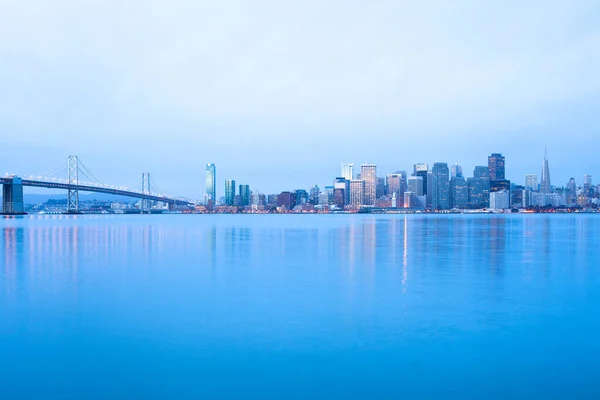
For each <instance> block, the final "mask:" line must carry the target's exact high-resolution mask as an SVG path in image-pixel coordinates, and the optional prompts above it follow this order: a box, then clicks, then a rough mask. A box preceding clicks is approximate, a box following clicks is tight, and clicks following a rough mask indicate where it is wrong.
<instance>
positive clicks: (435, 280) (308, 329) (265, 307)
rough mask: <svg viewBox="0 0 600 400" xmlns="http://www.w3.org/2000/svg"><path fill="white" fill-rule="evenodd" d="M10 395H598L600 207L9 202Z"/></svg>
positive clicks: (3, 252) (2, 391)
mask: <svg viewBox="0 0 600 400" xmlns="http://www.w3.org/2000/svg"><path fill="white" fill-rule="evenodd" d="M0 230H1V232H0V235H1V236H0V238H1V240H2V242H1V244H0V260H1V264H0V266H1V269H0V334H1V337H0V360H1V362H0V398H2V399H6V398H9V399H10V398H16V397H18V398H42V399H45V398H74V399H76V398H77V399H78V398H90V397H91V398H224V397H225V398H227V397H229V398H232V397H237V398H240V397H245V398H248V397H253V398H461V399H464V398H508V397H512V398H565V399H567V398H570V399H573V398H600V265H599V262H600V216H595V215H580V216H571V215H558V216H544V215H528V216H466V215H458V216H437V217H436V216H416V215H411V216H406V217H405V216H401V215H397V216H391V215H390V216H356V215H354V216H343V215H339V216H335V215H330V216H316V215H305V216H292V215H286V216H283V215H280V216H277V215H263V216H258V215H239V216H232V215H229V216H228V215H223V216H200V215H198V216H185V215H168V216H167V215H163V216H161V215H157V216H97V217H96V216H90V217H78V218H74V217H70V218H66V217H62V218H59V217H55V218H36V217H32V218H23V219H2V220H0Z"/></svg>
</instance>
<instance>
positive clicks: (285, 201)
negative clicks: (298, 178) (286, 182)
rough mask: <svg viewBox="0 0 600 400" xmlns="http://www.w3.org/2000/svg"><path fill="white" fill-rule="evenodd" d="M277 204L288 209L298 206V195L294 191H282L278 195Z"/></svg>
mask: <svg viewBox="0 0 600 400" xmlns="http://www.w3.org/2000/svg"><path fill="white" fill-rule="evenodd" d="M277 206H278V207H281V208H285V209H286V210H287V211H289V210H291V209H292V208H294V207H295V206H296V196H295V194H294V193H292V192H281V193H280V194H279V196H278V197H277Z"/></svg>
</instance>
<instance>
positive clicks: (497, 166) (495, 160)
mask: <svg viewBox="0 0 600 400" xmlns="http://www.w3.org/2000/svg"><path fill="white" fill-rule="evenodd" d="M488 169H489V171H490V181H500V180H503V179H506V176H505V159H504V156H503V155H502V154H499V153H493V154H492V155H491V156H489V157H488Z"/></svg>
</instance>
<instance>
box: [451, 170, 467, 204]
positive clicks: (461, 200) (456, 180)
mask: <svg viewBox="0 0 600 400" xmlns="http://www.w3.org/2000/svg"><path fill="white" fill-rule="evenodd" d="M468 205H469V187H468V186H467V180H466V179H465V178H464V177H463V176H462V173H460V174H459V175H457V176H453V177H452V178H450V208H457V209H459V210H462V209H465V208H467V207H468Z"/></svg>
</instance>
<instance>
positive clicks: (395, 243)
mask: <svg viewBox="0 0 600 400" xmlns="http://www.w3.org/2000/svg"><path fill="white" fill-rule="evenodd" d="M192 218H193V217H190V219H180V220H171V219H166V218H164V219H163V220H157V219H154V220H145V219H142V218H139V219H137V220H133V219H131V220H124V219H118V218H113V219H110V218H74V217H52V218H45V219H35V218H29V219H21V220H3V222H2V223H3V224H4V227H3V228H2V238H3V246H1V247H0V257H1V259H2V260H3V268H2V270H1V274H2V275H1V276H0V278H1V279H2V281H3V288H4V290H5V291H6V292H10V291H13V292H14V290H15V288H17V287H18V285H27V284H33V283H36V282H37V283H40V282H44V280H47V279H55V280H60V279H62V278H68V280H69V281H71V282H72V283H73V284H77V282H78V281H79V279H80V277H81V273H82V270H84V269H86V268H87V269H89V268H91V267H90V266H93V268H97V269H106V270H111V269H112V268H116V267H117V266H118V267H119V268H126V269H136V270H140V269H141V270H143V269H153V268H155V267H156V266H160V267H161V268H170V269H173V270H175V269H177V268H179V267H180V266H181V265H184V264H193V265H195V266H196V268H198V269H202V268H204V267H205V266H210V267H211V268H212V269H213V270H215V271H217V270H219V269H226V268H231V267H238V266H246V265H248V266H251V267H253V268H256V269H260V268H263V267H264V266H273V265H275V266H276V265H281V266H282V268H284V267H283V266H284V265H287V266H289V265H300V266H304V267H305V268H313V267H315V266H318V268H320V270H321V271H326V270H328V269H330V268H331V267H332V266H333V267H335V270H337V271H338V272H339V273H340V274H343V278H342V279H344V280H346V281H347V282H349V283H351V282H358V281H360V282H362V283H366V282H368V287H369V288H370V289H369V290H375V287H376V286H377V284H378V282H381V281H388V282H393V283H394V284H396V285H397V287H398V291H399V292H401V293H404V294H406V293H408V291H409V288H410V285H409V282H410V279H414V277H420V278H421V279H423V277H424V276H429V275H430V274H434V275H435V276H439V277H447V276H453V277H456V276H460V275H467V274H477V275H482V274H489V275H491V276H492V277H495V278H496V279H503V278H504V277H506V276H507V275H512V276H515V275H518V276H520V277H522V278H523V279H525V280H530V279H535V277H537V276H538V275H540V274H541V275H542V276H545V277H546V278H548V277H549V276H550V275H551V274H552V273H555V272H557V271H563V270H564V271H568V272H570V273H573V274H577V275H578V276H580V277H582V279H585V278H586V277H588V276H589V275H590V271H591V270H590V268H589V263H588V262H587V261H588V260H589V258H590V257H591V256H593V255H594V254H595V248H596V245H595V244H594V246H590V241H591V240H596V239H594V238H597V237H598V229H599V225H598V224H597V223H596V221H595V220H594V219H593V218H594V216H564V217H563V216H472V217H471V216H418V215H390V216H348V217H346V216H344V217H333V216H332V217H327V216H323V217H303V216H300V217H298V218H296V219H292V218H287V217H280V218H279V217H272V216H267V217H265V219H260V217H259V218H256V219H254V220H248V219H244V220H242V219H239V220H234V219H233V218H229V219H225V218H224V219H219V218H211V219H204V220H201V221H202V222H203V223H197V222H196V221H198V220H194V219H192ZM234 218H235V217H234ZM238 221H242V223H239V222H238ZM254 221H258V223H254ZM558 252H560V254H559V253H558ZM557 260H561V261H557Z"/></svg>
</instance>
